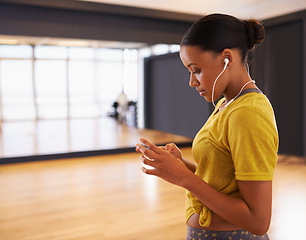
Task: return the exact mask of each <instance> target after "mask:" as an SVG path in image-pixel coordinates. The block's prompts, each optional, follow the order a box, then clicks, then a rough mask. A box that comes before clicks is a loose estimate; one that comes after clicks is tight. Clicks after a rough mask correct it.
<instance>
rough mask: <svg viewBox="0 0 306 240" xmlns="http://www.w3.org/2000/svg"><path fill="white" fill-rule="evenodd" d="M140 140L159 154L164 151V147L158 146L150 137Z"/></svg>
mask: <svg viewBox="0 0 306 240" xmlns="http://www.w3.org/2000/svg"><path fill="white" fill-rule="evenodd" d="M140 142H141V143H142V144H144V145H145V146H146V147H147V148H148V149H150V150H152V151H153V152H155V153H157V154H159V153H162V152H163V149H161V148H159V147H157V146H156V145H155V144H153V143H151V142H150V141H149V140H148V139H145V138H140Z"/></svg>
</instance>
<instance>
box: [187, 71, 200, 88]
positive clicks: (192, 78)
mask: <svg viewBox="0 0 306 240" xmlns="http://www.w3.org/2000/svg"><path fill="white" fill-rule="evenodd" d="M198 85H199V81H198V80H197V78H196V77H195V76H194V75H193V74H192V73H190V79H189V86H190V87H196V86H198Z"/></svg>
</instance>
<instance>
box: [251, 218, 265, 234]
mask: <svg viewBox="0 0 306 240" xmlns="http://www.w3.org/2000/svg"><path fill="white" fill-rule="evenodd" d="M269 228H270V220H266V221H256V223H254V224H253V226H252V229H250V230H249V232H251V233H253V234H256V235H258V236H262V235H265V234H266V233H267V232H268V230H269Z"/></svg>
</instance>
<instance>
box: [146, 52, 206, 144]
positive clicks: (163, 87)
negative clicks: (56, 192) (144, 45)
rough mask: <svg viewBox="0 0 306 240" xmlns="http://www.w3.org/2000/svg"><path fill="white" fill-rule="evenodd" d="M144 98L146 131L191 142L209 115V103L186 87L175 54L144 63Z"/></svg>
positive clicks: (183, 70) (185, 72)
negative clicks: (175, 136)
mask: <svg viewBox="0 0 306 240" xmlns="http://www.w3.org/2000/svg"><path fill="white" fill-rule="evenodd" d="M145 96H146V97H145V123H146V127H147V128H152V129H157V130H161V131H165V132H170V133H174V134H179V135H182V136H186V137H190V138H194V136H195V134H196V133H197V132H198V130H199V129H200V128H201V127H202V126H203V124H204V123H205V122H206V120H207V118H208V116H209V113H210V109H209V103H207V102H206V101H205V100H204V99H203V98H202V97H201V96H200V95H199V94H198V92H197V91H196V90H195V89H194V88H191V87H190V86H189V74H188V70H187V69H186V68H185V66H184V65H183V64H182V62H181V60H180V57H179V54H178V53H173V54H166V55H162V56H155V57H150V58H147V59H146V61H145Z"/></svg>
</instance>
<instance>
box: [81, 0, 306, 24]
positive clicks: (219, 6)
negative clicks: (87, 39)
mask: <svg viewBox="0 0 306 240" xmlns="http://www.w3.org/2000/svg"><path fill="white" fill-rule="evenodd" d="M76 1H84V2H98V3H99V2H100V3H109V4H115V5H123V6H132V7H140V8H148V9H156V10H164V11H174V12H181V13H189V14H196V15H206V14H209V13H214V12H219V13H226V14H231V15H234V16H236V17H238V18H251V17H254V18H258V19H266V18H271V17H275V16H280V15H284V14H287V13H291V12H296V11H299V10H304V9H306V1H305V0H231V1H230V0H76Z"/></svg>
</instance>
